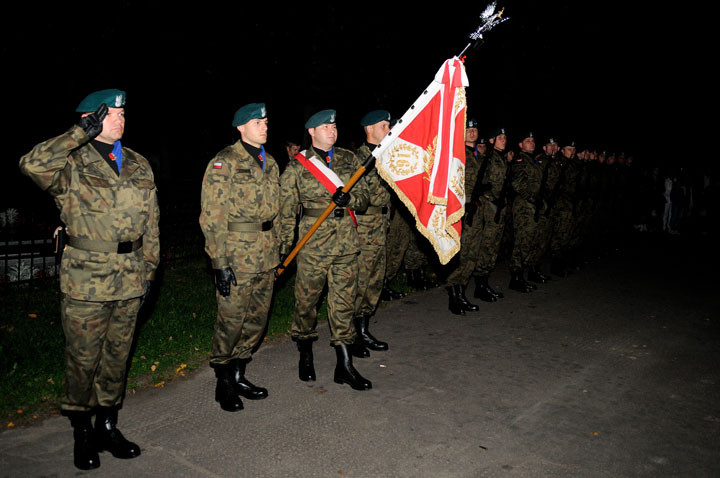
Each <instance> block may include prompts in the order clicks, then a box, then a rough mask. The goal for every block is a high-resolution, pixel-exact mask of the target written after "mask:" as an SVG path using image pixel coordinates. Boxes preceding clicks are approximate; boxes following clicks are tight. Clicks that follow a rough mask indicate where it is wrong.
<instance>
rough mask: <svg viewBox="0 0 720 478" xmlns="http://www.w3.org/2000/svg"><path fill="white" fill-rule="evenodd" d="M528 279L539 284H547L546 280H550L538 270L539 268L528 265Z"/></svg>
mask: <svg viewBox="0 0 720 478" xmlns="http://www.w3.org/2000/svg"><path fill="white" fill-rule="evenodd" d="M528 280H529V281H533V282H537V283H540V284H547V282H548V281H549V280H550V277H548V276H546V275H544V274H543V273H542V272H540V269H539V268H538V266H529V267H528Z"/></svg>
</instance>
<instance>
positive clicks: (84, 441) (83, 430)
mask: <svg viewBox="0 0 720 478" xmlns="http://www.w3.org/2000/svg"><path fill="white" fill-rule="evenodd" d="M63 414H64V415H67V417H68V418H69V419H70V425H72V427H73V438H74V439H75V444H74V446H73V463H74V464H75V467H76V468H79V469H81V470H92V469H94V468H97V467H99V466H100V457H99V456H98V446H97V443H96V439H95V432H94V431H93V427H92V421H91V417H92V412H79V411H64V412H63Z"/></svg>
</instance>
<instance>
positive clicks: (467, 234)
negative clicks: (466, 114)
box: [446, 119, 480, 315]
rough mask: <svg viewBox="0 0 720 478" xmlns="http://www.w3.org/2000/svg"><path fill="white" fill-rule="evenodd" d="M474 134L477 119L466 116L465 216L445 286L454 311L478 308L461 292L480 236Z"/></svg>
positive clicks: (476, 155) (475, 140)
mask: <svg viewBox="0 0 720 478" xmlns="http://www.w3.org/2000/svg"><path fill="white" fill-rule="evenodd" d="M478 137H479V134H478V128H477V121H476V120H475V119H468V121H467V124H466V128H465V216H464V218H463V225H462V235H461V236H460V253H459V254H458V255H456V256H455V258H454V259H453V260H452V262H451V266H450V269H451V270H450V273H449V274H448V278H447V286H446V289H447V291H448V297H449V305H448V309H449V310H450V312H452V313H453V314H456V315H465V312H466V311H468V312H472V311H477V310H480V307H478V306H477V305H476V304H473V303H471V302H470V301H469V300H468V299H467V297H466V295H465V288H466V287H467V284H468V282H469V281H470V276H471V275H472V273H473V271H474V270H475V266H476V264H477V260H478V249H477V245H478V243H479V240H480V238H479V235H478V232H479V231H480V228H479V227H477V222H476V221H475V215H476V213H477V209H478V205H477V204H478V201H479V199H480V198H479V195H480V192H479V188H476V185H477V183H478V181H477V179H478V173H479V172H480V163H479V162H478V155H479V153H478V150H477V148H476V143H477V141H478Z"/></svg>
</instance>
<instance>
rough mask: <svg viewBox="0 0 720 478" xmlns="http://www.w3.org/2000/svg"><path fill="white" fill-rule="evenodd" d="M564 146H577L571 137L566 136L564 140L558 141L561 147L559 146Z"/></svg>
mask: <svg viewBox="0 0 720 478" xmlns="http://www.w3.org/2000/svg"><path fill="white" fill-rule="evenodd" d="M565 146H570V147H573V148H577V143H576V142H575V140H573V139H568V138H566V139H565V140H563V141H562V142H561V143H560V147H561V148H564V147H565Z"/></svg>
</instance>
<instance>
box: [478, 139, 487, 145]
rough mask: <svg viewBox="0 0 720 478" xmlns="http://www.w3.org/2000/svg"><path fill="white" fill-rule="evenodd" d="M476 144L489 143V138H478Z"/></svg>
mask: <svg viewBox="0 0 720 478" xmlns="http://www.w3.org/2000/svg"><path fill="white" fill-rule="evenodd" d="M475 144H488V140H487V138H478V140H477V141H476V142H475Z"/></svg>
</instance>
